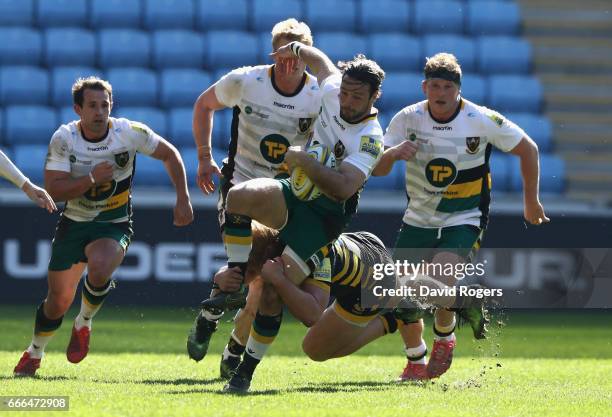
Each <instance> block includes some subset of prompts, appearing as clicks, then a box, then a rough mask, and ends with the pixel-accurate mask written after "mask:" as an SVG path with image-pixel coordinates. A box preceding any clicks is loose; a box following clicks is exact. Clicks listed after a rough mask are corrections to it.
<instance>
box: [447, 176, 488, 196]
mask: <svg viewBox="0 0 612 417" xmlns="http://www.w3.org/2000/svg"><path fill="white" fill-rule="evenodd" d="M481 192H482V178H479V179H477V180H476V181H470V182H465V183H463V184H452V185H449V186H448V188H447V189H446V191H444V193H443V194H442V196H443V197H444V198H467V197H473V196H475V195H478V194H480V193H481Z"/></svg>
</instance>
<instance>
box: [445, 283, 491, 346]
mask: <svg viewBox="0 0 612 417" xmlns="http://www.w3.org/2000/svg"><path fill="white" fill-rule="evenodd" d="M468 288H484V287H482V286H480V285H469V286H468ZM485 301H486V298H485V297H482V298H476V297H469V298H468V297H465V298H464V299H463V300H462V304H463V305H462V306H461V307H458V308H452V309H450V310H451V311H454V312H455V313H456V314H457V316H458V318H459V320H458V325H459V326H461V325H462V324H463V323H466V322H467V323H469V325H470V327H471V328H472V333H473V334H474V338H475V339H478V340H480V339H486V338H487V331H488V329H487V324H488V323H489V312H488V310H487V309H486V307H485Z"/></svg>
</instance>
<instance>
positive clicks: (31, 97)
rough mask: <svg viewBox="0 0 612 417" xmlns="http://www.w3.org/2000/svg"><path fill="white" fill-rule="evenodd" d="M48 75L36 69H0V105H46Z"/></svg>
mask: <svg viewBox="0 0 612 417" xmlns="http://www.w3.org/2000/svg"><path fill="white" fill-rule="evenodd" d="M48 101H49V75H48V74H47V71H45V70H44V69H41V68H38V67H29V66H11V67H1V68H0V104H2V105H10V104H47V103H48Z"/></svg>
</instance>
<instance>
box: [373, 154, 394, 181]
mask: <svg viewBox="0 0 612 417" xmlns="http://www.w3.org/2000/svg"><path fill="white" fill-rule="evenodd" d="M394 163H395V156H394V154H393V148H387V149H385V153H383V156H382V157H381V158H380V160H379V161H378V164H376V167H375V168H374V170H373V171H372V175H374V176H375V177H384V176H385V175H389V173H390V172H391V169H392V168H393V164H394Z"/></svg>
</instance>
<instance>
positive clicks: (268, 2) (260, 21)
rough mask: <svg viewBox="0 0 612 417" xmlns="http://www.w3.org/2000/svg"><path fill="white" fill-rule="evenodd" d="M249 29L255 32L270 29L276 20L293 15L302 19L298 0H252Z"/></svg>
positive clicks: (300, 5)
mask: <svg viewBox="0 0 612 417" xmlns="http://www.w3.org/2000/svg"><path fill="white" fill-rule="evenodd" d="M252 4H253V9H252V10H253V11H252V13H251V29H252V30H254V31H257V32H260V31H268V33H269V32H270V31H271V30H272V27H273V26H274V25H275V24H277V23H278V22H280V21H282V20H285V19H288V18H290V17H294V18H296V19H297V20H302V4H301V2H300V1H299V0H253V3H252Z"/></svg>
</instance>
